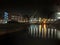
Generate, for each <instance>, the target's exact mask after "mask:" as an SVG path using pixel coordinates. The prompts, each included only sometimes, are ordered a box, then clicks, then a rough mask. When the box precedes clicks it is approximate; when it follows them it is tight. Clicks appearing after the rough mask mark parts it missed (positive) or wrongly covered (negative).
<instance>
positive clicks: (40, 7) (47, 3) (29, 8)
mask: <svg viewBox="0 0 60 45" xmlns="http://www.w3.org/2000/svg"><path fill="white" fill-rule="evenodd" d="M56 6H60V1H59V0H21V1H18V0H0V12H4V11H6V10H7V11H8V12H9V13H17V14H18V13H22V14H27V15H33V14H34V12H36V11H37V13H36V15H39V16H42V17H48V18H49V17H52V15H53V14H54V13H55V8H56Z"/></svg>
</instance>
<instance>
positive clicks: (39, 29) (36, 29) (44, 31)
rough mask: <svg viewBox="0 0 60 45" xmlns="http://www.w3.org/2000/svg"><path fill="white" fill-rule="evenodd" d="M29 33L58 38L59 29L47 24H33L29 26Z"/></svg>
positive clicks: (36, 35) (35, 35) (34, 35)
mask: <svg viewBox="0 0 60 45" xmlns="http://www.w3.org/2000/svg"><path fill="white" fill-rule="evenodd" d="M29 34H31V36H33V37H42V38H46V37H47V38H56V37H57V30H56V29H55V28H49V26H48V25H46V24H40V25H36V24H31V25H30V27H29Z"/></svg>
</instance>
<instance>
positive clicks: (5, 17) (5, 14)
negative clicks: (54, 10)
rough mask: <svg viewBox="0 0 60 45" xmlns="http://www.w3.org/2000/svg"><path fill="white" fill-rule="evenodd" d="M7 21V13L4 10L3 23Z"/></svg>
mask: <svg viewBox="0 0 60 45" xmlns="http://www.w3.org/2000/svg"><path fill="white" fill-rule="evenodd" d="M7 21H8V13H7V12H4V23H7Z"/></svg>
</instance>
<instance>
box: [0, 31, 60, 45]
mask: <svg viewBox="0 0 60 45" xmlns="http://www.w3.org/2000/svg"><path fill="white" fill-rule="evenodd" d="M0 41H1V42H0V44H1V45H58V44H60V40H58V39H42V38H33V37H32V36H31V35H28V32H27V31H26V30H22V31H18V32H14V33H10V34H6V35H3V36H1V37H0Z"/></svg>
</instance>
